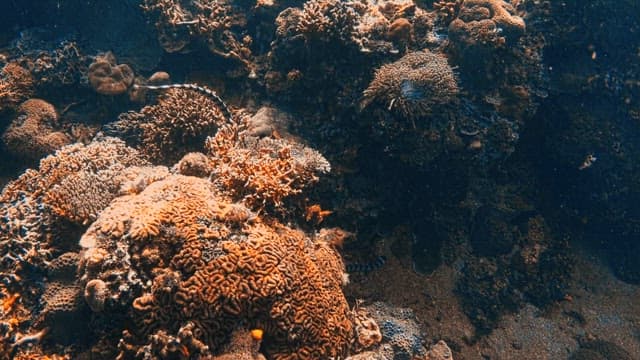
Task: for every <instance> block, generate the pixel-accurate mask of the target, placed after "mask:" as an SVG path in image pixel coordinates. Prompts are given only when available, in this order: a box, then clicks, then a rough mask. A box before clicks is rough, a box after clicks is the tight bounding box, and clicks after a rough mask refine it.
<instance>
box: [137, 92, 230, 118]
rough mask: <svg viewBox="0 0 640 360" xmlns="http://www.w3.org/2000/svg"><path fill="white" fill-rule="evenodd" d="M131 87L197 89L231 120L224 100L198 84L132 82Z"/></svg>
mask: <svg viewBox="0 0 640 360" xmlns="http://www.w3.org/2000/svg"><path fill="white" fill-rule="evenodd" d="M133 88H134V89H148V90H169V89H189V90H193V91H197V92H199V93H201V94H203V95H206V96H208V97H209V98H210V99H211V100H213V102H215V103H216V105H218V107H220V110H221V111H222V115H224V117H225V118H226V119H227V121H229V122H233V115H231V111H230V110H229V107H228V106H227V104H225V103H224V101H222V99H221V98H220V96H218V94H217V93H216V92H215V91H213V90H211V89H209V88H208V87H205V86H200V85H196V84H168V85H138V84H134V85H133Z"/></svg>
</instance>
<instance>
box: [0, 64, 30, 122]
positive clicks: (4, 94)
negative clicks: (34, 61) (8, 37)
mask: <svg viewBox="0 0 640 360" xmlns="http://www.w3.org/2000/svg"><path fill="white" fill-rule="evenodd" d="M33 82H34V81H33V77H32V76H31V72H29V70H27V69H25V68H24V67H22V66H20V65H19V64H17V63H15V62H10V63H7V64H6V65H5V66H3V67H2V70H1V71H0V111H1V110H4V109H11V108H15V107H16V106H18V104H20V103H21V102H22V101H24V100H26V99H28V98H29V97H30V96H31V95H32V94H33V90H34V89H33V87H34V84H33Z"/></svg>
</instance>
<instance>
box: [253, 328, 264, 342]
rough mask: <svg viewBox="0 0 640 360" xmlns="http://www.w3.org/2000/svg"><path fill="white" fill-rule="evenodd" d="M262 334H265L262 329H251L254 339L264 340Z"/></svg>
mask: <svg viewBox="0 0 640 360" xmlns="http://www.w3.org/2000/svg"><path fill="white" fill-rule="evenodd" d="M262 335H264V331H262V329H253V330H251V337H252V338H253V340H258V341H259V340H262Z"/></svg>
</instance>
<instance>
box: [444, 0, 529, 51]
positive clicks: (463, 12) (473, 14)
mask: <svg viewBox="0 0 640 360" xmlns="http://www.w3.org/2000/svg"><path fill="white" fill-rule="evenodd" d="M524 32H525V23H524V20H522V18H521V17H519V16H517V15H516V14H515V9H514V7H513V6H512V5H511V4H509V3H508V2H505V1H503V0H465V1H463V2H462V5H460V8H459V10H458V14H457V17H456V18H455V19H454V20H453V21H451V23H450V24H449V36H450V37H451V40H452V41H453V42H454V43H456V46H462V47H475V46H489V47H500V46H503V45H505V44H506V43H507V42H509V43H515V42H516V40H517V39H518V38H519V37H520V36H522V35H523V34H524Z"/></svg>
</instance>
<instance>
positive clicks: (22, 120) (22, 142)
mask: <svg viewBox="0 0 640 360" xmlns="http://www.w3.org/2000/svg"><path fill="white" fill-rule="evenodd" d="M71 141H72V139H71V136H69V135H68V134H66V133H65V132H64V131H63V129H62V126H61V124H60V119H59V117H58V112H57V111H56V109H55V107H54V106H53V105H51V104H49V103H48V102H46V101H44V100H41V99H29V100H27V101H25V102H23V103H22V104H20V106H19V107H18V110H17V116H16V117H15V119H14V120H13V121H12V122H11V124H10V125H9V127H8V128H7V129H6V130H5V132H4V133H3V134H2V142H3V143H4V145H5V146H6V148H7V149H8V150H9V151H10V152H12V153H13V154H15V155H17V156H21V157H23V158H26V159H30V160H38V159H40V158H41V157H43V156H45V155H48V154H51V153H52V152H54V151H55V150H57V149H59V148H61V147H63V146H64V145H67V144H69V143H71Z"/></svg>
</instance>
